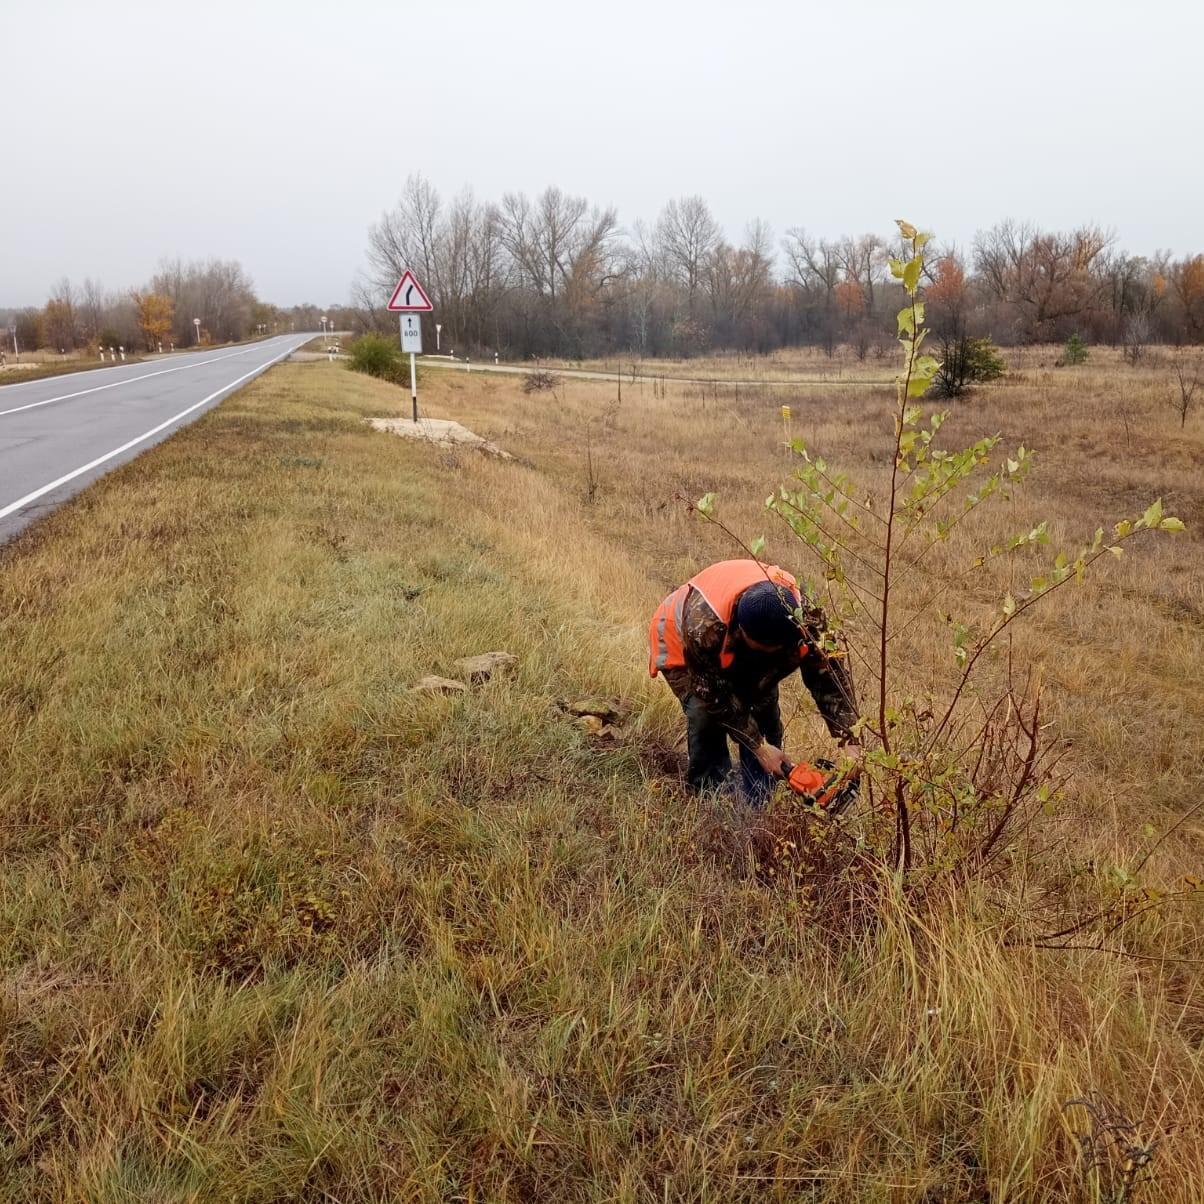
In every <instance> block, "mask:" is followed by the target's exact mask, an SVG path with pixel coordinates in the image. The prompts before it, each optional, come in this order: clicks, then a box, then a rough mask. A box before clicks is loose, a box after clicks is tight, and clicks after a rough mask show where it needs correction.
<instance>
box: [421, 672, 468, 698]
mask: <svg viewBox="0 0 1204 1204" xmlns="http://www.w3.org/2000/svg"><path fill="white" fill-rule="evenodd" d="M467 691H468V687H467V686H466V685H465V684H464V683H463V682H462V681H453V680H452V679H451V678H450V677H437V676H436V675H435V674H433V673H431V674H428V675H427V676H426V677H424V678H423V679H422V680H421V681H420V682H418V684H417V685H415V686H414V692H415V693H416V694H464V693H467Z"/></svg>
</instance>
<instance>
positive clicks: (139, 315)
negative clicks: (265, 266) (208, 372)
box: [0, 258, 351, 352]
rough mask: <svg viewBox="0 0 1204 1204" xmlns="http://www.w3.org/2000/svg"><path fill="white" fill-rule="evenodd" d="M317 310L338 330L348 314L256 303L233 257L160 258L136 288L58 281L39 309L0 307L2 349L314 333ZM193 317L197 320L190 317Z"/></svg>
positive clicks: (144, 346) (146, 346)
mask: <svg viewBox="0 0 1204 1204" xmlns="http://www.w3.org/2000/svg"><path fill="white" fill-rule="evenodd" d="M323 314H326V315H328V316H329V317H330V318H331V319H333V322H332V325H333V324H334V323H337V324H338V327H339V328H340V329H344V328H346V326H347V323H348V322H349V321H350V317H351V315H349V314H348V312H347V311H346V310H345V309H344V308H343V307H339V306H336V307H334V308H333V309H331V308H320V307H318V306H316V305H309V304H306V305H295V306H292V307H291V308H287V309H285V308H281V307H279V306H275V305H271V304H269V303H268V302H266V301H261V300H260V299H259V298H258V297H257V296H256V293H255V288H254V285H253V284H252V282H251V279H250V277H249V276H248V275H247V273H246V271H245V270H244V269H243V267H242V265H241V264H240V263H238V261H237V260H233V259H216V258H214V259H206V260H197V261H193V262H187V263H186V262H183V261H182V260H179V259H173V260H164V261H163V262H161V263H160V265H159V269H158V271H156V272H155V274H154V275H153V276H152V277H151V279H150V280H149V281H147V282H146V284H144V285H143V286H141V287H139V288H133V289H120V290H117V291H110V290H107V289H105V287H104V286H103V285H102V284H101V283H100V282H99V281H97V280H93V279H91V278H88V279H86V280H84V281H83V283H82V284H79V285H76V284H74V283H72V281H71V280H70V279H68V278H64V279H62V280H60V281H59V282H58V283H57V284H56V285H55V286H54V287H53V288H52V289H51V290H50V296H49V298H48V300H47V301H46V304H45V305H44V306H42V307H41V308H40V309H39V308H36V307H26V308H24V309H14V310H6V311H0V327H3V330H2V331H0V333H3V334H4V335H5V340H4V341H5V344H6V345H7V347H8V350H9V351H11V350H12V349H13V343H14V336H15V344H16V346H17V347H18V348H20V349H22V350H35V349H39V348H45V349H49V350H52V351H62V352H69V351H75V350H79V349H83V348H89V349H98V348H101V347H104V348H117V347H124V348H125V349H126V350H128V351H135V350H139V351H158V350H160V349H162V350H164V351H166V350H168V348H169V347H172V346H175V347H191V346H194V345H196V344H198V343H200V344H202V345H204V344H207V343H228V342H238V341H240V340H242V339H247V338H253V337H255V336H256V335H270V334H276V333H281V332H284V331H289V330H318V329H319V319H320V318H321V316H322V315H323ZM197 319H199V323H198V322H197V321H196V320H197Z"/></svg>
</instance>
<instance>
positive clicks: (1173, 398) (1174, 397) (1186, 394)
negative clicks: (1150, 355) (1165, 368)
mask: <svg viewBox="0 0 1204 1204" xmlns="http://www.w3.org/2000/svg"><path fill="white" fill-rule="evenodd" d="M1202 370H1204V362H1202V361H1201V360H1200V359H1196V360H1193V361H1192V363H1191V364H1190V365H1189V364H1188V363H1186V362H1185V360H1184V358H1183V357H1182V356H1180V357H1179V358H1178V359H1176V360H1175V375H1174V379H1173V381H1172V383H1171V393H1170V397H1169V398H1168V400H1169V402H1170V405H1171V409H1173V410H1174V411H1175V413H1176V414H1178V415H1179V429H1180V430H1182V429H1183V428H1184V427H1185V426H1186V425H1187V415H1188V412H1189V411H1190V410H1191V407H1192V401H1193V399H1194V398H1195V395H1196V389H1197V388H1198V387H1199V385H1200V375H1201V371H1202Z"/></svg>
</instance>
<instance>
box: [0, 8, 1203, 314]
mask: <svg viewBox="0 0 1204 1204" xmlns="http://www.w3.org/2000/svg"><path fill="white" fill-rule="evenodd" d="M909 25H910V26H911V27H912V31H910V32H909ZM0 28H2V36H3V43H4V44H3V59H2V61H3V70H2V72H0V96H3V100H4V105H5V108H6V111H7V114H8V115H9V121H8V122H6V134H5V137H4V141H3V143H2V144H0V305H6V304H28V303H35V304H40V303H41V302H42V301H43V300H44V298H45V295H46V292H47V289H48V287H49V286H50V285H51V283H52V282H53V281H54V280H56V279H58V278H59V277H61V276H63V275H69V276H71V277H72V278H73V279H75V280H77V281H78V280H80V279H82V278H83V277H85V276H88V275H91V276H94V277H99V278H100V279H101V280H102V281H103V282H104V284H105V285H106V286H107V287H109V288H116V287H119V286H120V287H125V286H128V285H130V284H135V283H139V282H141V281H143V280H144V279H145V278H146V277H147V276H148V275H149V274H150V272H151V271H152V270H153V268H154V266H155V264H156V263H157V262H158V260H159V259H160V258H162V257H164V256H175V255H180V256H183V257H185V258H190V257H200V256H207V255H217V256H221V257H223V258H237V259H239V260H241V261H242V263H243V265H244V267H245V268H246V269H247V270H248V271H249V273H250V274H251V276H252V277H253V278H254V280H255V283H256V285H257V286H258V289H259V292H260V294H261V295H262V296H263V297H265V298H266V299H268V300H271V301H275V302H277V303H279V304H291V303H293V302H298V301H305V300H309V301H314V302H316V303H318V304H326V303H330V302H336V301H340V300H344V299H346V298H347V294H348V289H349V286H350V282H351V279H352V276H353V275H354V273H355V270H356V268H357V267H358V266H359V265H360V264H361V263H362V260H363V251H364V246H365V242H366V234H367V227H368V225H369V223H371V222H372V221H373V220H375V218H376V217H377V216H378V215H379V214H380V212H381V210H382V209H384V208H385V207H387V206H389V205H391V204H392V203H393V201H394V200H395V199H396V197H397V194H398V192H399V190H400V187H401V184H402V182H403V181H404V179H405V176H406V174H407V173H408V172H411V171H420V172H422V174H424V175H425V176H426V177H427V178H428V179H430V180H431V181H432V183H434V184H435V185H436V186H437V187H438V188H439V189H440V190H441V191H442V192H443V193H444V194H445V195H450V194H452V193H455V192H457V191H459V190H460V189H461V188H463V187H465V186H468V185H470V186H472V187H473V189H474V191H475V192H476V193H477V195H478V196H480V197H484V198H493V197H497V196H500V194H501V193H502V192H504V191H507V190H522V191H527V192H531V193H534V192H537V191H539V190H540V189H542V188H543V187H544V186H545V185H547V184H551V183H554V184H558V185H559V186H560V187H562V188H564V189H566V190H568V191H571V192H574V193H580V194H584V195H586V196H588V197H589V198H590V199H591V200H594V201H597V202H601V203H611V204H614V205H615V206H617V208H618V210H619V216H620V220H621V221H622V222H623V223H624V224H625V225H628V226H629V225H631V224H633V223H634V221H635V220H636V219H637V218H640V217H644V218H649V219H651V218H653V217H655V215H656V213H657V211H658V210H659V209H660V207H661V205H662V204H663V203H664V202H665V201H666V200H667V199H668V198H669V197H672V196H680V195H684V194H690V193H700V194H701V195H703V196H704V197H705V198H706V199H707V200H708V201H709V202H710V204H711V207H712V209H713V211H714V212H715V214H716V216H717V217H718V218H719V220H720V221H721V223H722V224H723V225H724V227H725V229H726V230H727V232H728V235H729V237H732V238H738V237H739V236H740V235H741V233H742V231H743V228H744V224H745V222H746V221H747V220H748V219H749V218H752V217H758V216H759V217H763V218H765V219H766V220H768V221H769V222H770V224H771V225H772V226H773V228H774V231H775V233H776V234H778V235H780V234H781V233H782V232H783V231H784V230H785V229H786V228H787V227H789V226H792V225H798V224H802V225H805V226H806V227H807V228H808V229H810V230H812V231H814V232H816V233H819V234H827V235H835V234H839V233H845V232H847V233H854V234H855V233H862V232H864V231H868V230H874V231H877V232H880V233H884V234H885V233H889V232H890V231H891V229H892V225H891V220H892V219H893V218H894V217H896V216H905V217H907V218H909V219H910V220H912V221H915V222H918V223H922V224H923V225H925V226H927V227H929V228H931V229H934V230H935V231H936V232H937V234H938V235H939V236H941V237H942V238H945V239H953V240H956V241H959V242H961V243H962V244H968V243H969V241H970V239H971V238H972V237H973V234H974V231H975V230H976V229H977V228H979V227H983V226H987V225H990V224H992V223H993V222H995V221H997V220H998V219H1000V218H1003V217H1007V216H1014V217H1030V218H1033V219H1034V220H1036V221H1038V222H1040V223H1042V224H1044V225H1048V226H1054V227H1061V226H1069V225H1072V224H1076V223H1079V222H1083V221H1098V222H1100V223H1102V224H1105V225H1108V226H1112V227H1114V228H1115V229H1116V232H1117V234H1118V236H1119V239H1120V242H1121V244H1122V245H1123V246H1125V247H1126V248H1128V249H1130V250H1133V251H1137V252H1149V251H1152V250H1154V249H1155V248H1159V247H1167V248H1170V249H1173V250H1174V251H1176V252H1177V253H1183V252H1186V251H1199V250H1204V229H1202V223H1201V215H1202V214H1204V156H1202V154H1201V144H1202V138H1201V134H1202V133H1204V84H1202V83H1201V78H1202V77H1201V74H1200V69H1199V55H1200V52H1201V46H1202V44H1204V5H1202V4H1200V3H1199V2H1198V0H1191V2H1188V0H1183V2H1171V0H1146V2H1145V3H1141V4H1132V3H1127V4H1120V3H1113V2H1111V0H1044V2H1042V3H1030V2H1029V0H1009V2H1007V3H1001V4H991V5H987V4H982V3H976V2H975V0H956V2H948V3H946V2H937V3H926V2H924V0H917V2H915V3H912V4H902V3H884V2H883V3H879V2H876V0H827V2H825V3H823V4H816V3H810V2H808V0H792V2H786V0H782V2H777V0H774V2H770V0H745V2H743V3H732V2H731V0H728V2H726V3H711V2H710V0H691V2H688V3H682V2H678V0H673V2H671V3H669V2H664V0H641V2H640V3H635V2H632V0H610V2H608V3H605V4H601V3H599V4H580V3H577V4H574V3H572V2H571V0H560V2H552V0H510V2H509V3H504V2H497V0H494V2H489V3H487V2H483V0H455V3H427V4H418V3H416V2H414V0H409V2H404V3H403V2H385V0H381V2H378V3H373V2H370V0H342V2H341V3H329V4H321V5H318V4H311V3H305V2H297V0H293V2H291V3H284V2H278V0H255V2H254V3H241V4H231V3H225V2H224V0H216V2H214V0H210V2H202V3H191V4H188V5H167V4H163V3H130V2H126V3H122V2H121V0H116V2H114V3H109V4H97V3H95V0H75V2H66V0H39V2H38V3H36V4H24V5H20V6H17V5H16V4H15V3H13V2H12V0H8V3H5V4H3V5H0ZM14 130H15V131H16V132H17V134H18V137H17V138H16V139H14V138H13V137H12V134H13V132H14ZM972 143H977V144H978V145H979V147H980V148H981V149H979V150H973V149H971V144H972ZM909 148H910V149H909ZM909 159H911V161H912V162H913V163H914V167H912V168H908V166H907V163H908V160H909Z"/></svg>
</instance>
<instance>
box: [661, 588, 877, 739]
mask: <svg viewBox="0 0 1204 1204" xmlns="http://www.w3.org/2000/svg"><path fill="white" fill-rule="evenodd" d="M825 627H826V620H825V617H824V612H823V611H822V610H821V609H820V608H819V607H817V606H816V607H811V608H810V610H809V617H808V621H807V622H806V624H805V628H804V631H805V645H804V647H805V649H806V651H805V652H804V651H803V650H802V649H801V648H800V649H798V650H796V649H788V650H785V651H783V652H778V653H772V654H765V655H762V654H759V653H756V652H754V651H752V649H749V648H743V647H741V648H737V649H736V654H735V661H734V663H733V664H732V666H731V667H730V668H728V669H724V668H722V666H721V665H720V664H719V653H720V652H721V651H722V649H723V641H724V639H725V638H726V636H727V624H726V623H724V622H723V621H722V620H721V619H720V618H719V616H718V615H717V614H716V613H715V612H714V611H713V610H712V609H711V608H710V606H709V605H708V604H707V601H706V599H705V598H704V597H703V596H702V594H700V593H699V592H698V591H697V590H694V589H692V590H690V592H689V594H688V595H687V597H686V603H685V607H684V610H683V613H682V643H683V645H684V647H685V657H686V664H685V667H684V668H676V669H674V668H670V669H665V670H663V672H664V675H665V680H666V681H667V682H668V683H669V686H670V688H671V689H672V690H673V693H674V694H676V695H677V697H678V698H680V699H683V700H684V699H685V698H687V697H688V696H689V695H691V694H692V695H694V696H695V697H696V698H698V699H699V700H700V701H701V702H702V704H703V705H704V706H705V707H706V709H707V710H708V711H709V712H710V713H711V714H712V715H713V716H714V717H715V718H716V719H718V720H719V721H720V722H721V723H723V724H725V725H726V726H727V728H728V729H729V731H730V732H731V734H732V737H733V738H734V739H735V740H737V741H738V742H739V743H741V744H746V745H747V746H749V747H755V746H756V745H758V744H760V743H761V733H760V731H759V730H758V729H757V725H756V723H755V722H754V720H753V718H752V715H751V710H752V708H753V707H754V706H755V705H756V704H757V703H758V702H760V701H762V700H763V699H764V698H765V697H766V696H768V695H769V694H771V693H772V692H773V691H774V690H775V689H776V688H777V685H778V683H779V682H780V681H782V680H783V678H786V677H789V675H790V674H791V673H793V672H794V671H795V670H796V669H797V670H798V671H799V673H800V674H801V676H802V679H803V684H804V685H805V686H806V687H807V689H808V690H809V691H810V692H811V697H812V698H814V699H815V705H816V706H817V707H818V708H819V713H820V714H821V715H822V716H823V719H824V722H825V723H826V724H827V725H828V731H829V732H830V733H831V735H832V736H833V737H835V738H836V739H838V740H846V739H849V738H850V737H851V735H852V727H853V724H854V723H856V722H857V698H856V695H855V694H854V692H853V677H852V674H851V673H850V672H849V667H848V664H847V663H846V662H845V661H844V660H843V659H837V658H836V657H835V656H832V655H831V654H829V653H826V652H824V651H823V648H822V639H821V637H822V635H823V632H824V630H825Z"/></svg>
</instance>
